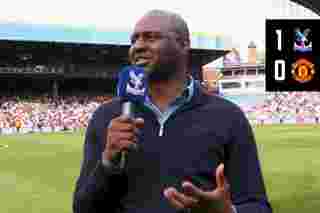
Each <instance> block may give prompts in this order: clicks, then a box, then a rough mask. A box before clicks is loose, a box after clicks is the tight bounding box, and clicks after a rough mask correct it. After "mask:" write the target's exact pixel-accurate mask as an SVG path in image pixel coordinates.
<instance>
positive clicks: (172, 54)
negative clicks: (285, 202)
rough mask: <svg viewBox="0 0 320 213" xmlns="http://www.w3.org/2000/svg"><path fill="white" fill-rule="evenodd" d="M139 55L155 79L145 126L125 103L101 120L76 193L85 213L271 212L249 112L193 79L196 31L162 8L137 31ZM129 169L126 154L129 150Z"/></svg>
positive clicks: (99, 113)
mask: <svg viewBox="0 0 320 213" xmlns="http://www.w3.org/2000/svg"><path fill="white" fill-rule="evenodd" d="M131 40H132V45H131V48H130V51H129V58H130V61H131V63H132V64H134V65H137V66H142V67H144V68H145V70H146V72H147V73H148V80H149V86H150V88H149V94H148V100H147V101H146V102H145V103H141V104H137V106H136V119H130V118H127V117H125V116H121V103H120V101H119V100H118V99H115V100H113V101H112V102H110V103H108V104H103V105H101V106H100V107H99V108H98V109H97V110H96V111H95V113H94V114H93V116H92V118H91V120H90V123H89V126H88V129H87V132H86V137H85V145H84V159H83V162H82V168H81V174H80V177H79V179H78V181H77V184H76V189H75V193H74V203H73V210H74V212H75V213H85V212H86V213H89V212H90V213H94V212H121V213H133V212H138V213H151V212H152V213H157V212H159V213H171V212H172V213H174V212H178V211H179V212H203V213H233V212H238V213H255V212H263V213H265V212H268V213H269V212H271V207H270V205H269V202H268V199H267V196H266V194H265V188H264V183H263V179H262V174H261V169H260V165H259V162H258V158H257V150H256V145H255V141H254V136H253V134H252V130H251V128H250V126H249V124H248V121H247V120H246V118H245V116H244V114H243V113H242V111H241V110H240V109H239V108H238V107H237V106H235V105H234V104H232V103H230V102H228V101H226V100H224V99H222V98H221V97H218V96H210V95H209V94H206V93H205V92H204V90H202V88H201V86H200V85H199V83H198V82H197V81H195V80H193V79H192V78H191V77H190V76H189V75H188V74H187V73H188V70H187V68H188V67H187V64H188V52H189V49H190V40H189V30H188V27H187V25H186V23H185V22H184V20H183V19H182V18H181V17H180V16H179V15H176V14H173V13H170V12H166V11H159V10H153V11H150V12H148V13H147V14H145V15H144V16H143V17H142V18H141V19H140V20H139V21H138V22H137V24H136V26H135V28H134V32H133V35H132V39H131ZM132 144H136V145H137V147H138V149H136V150H134V151H129V153H128V154H127V159H126V166H125V169H121V168H120V167H119V160H118V159H119V158H118V156H119V153H120V152H121V151H123V150H129V147H131V146H132Z"/></svg>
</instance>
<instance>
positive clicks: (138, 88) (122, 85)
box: [117, 66, 148, 169]
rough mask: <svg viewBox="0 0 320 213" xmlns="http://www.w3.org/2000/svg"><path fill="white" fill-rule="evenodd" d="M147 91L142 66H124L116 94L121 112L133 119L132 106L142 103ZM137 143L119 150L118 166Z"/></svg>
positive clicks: (124, 163)
mask: <svg viewBox="0 0 320 213" xmlns="http://www.w3.org/2000/svg"><path fill="white" fill-rule="evenodd" d="M147 91H148V85H147V81H146V75H145V72H144V69H143V68H142V67H137V66H126V67H124V68H123V69H122V70H121V71H120V73H119V75H118V84H117V95H118V96H119V97H120V102H121V114H122V115H124V116H126V117H128V118H130V119H134V118H135V114H134V111H135V110H134V107H135V105H136V104H137V103H144V102H145V99H146V96H147ZM136 149H137V144H132V146H130V147H129V148H128V150H123V151H121V158H120V168H121V169H123V168H124V167H125V165H126V158H127V157H126V156H127V153H128V151H131V150H136Z"/></svg>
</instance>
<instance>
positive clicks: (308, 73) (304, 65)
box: [291, 58, 315, 83]
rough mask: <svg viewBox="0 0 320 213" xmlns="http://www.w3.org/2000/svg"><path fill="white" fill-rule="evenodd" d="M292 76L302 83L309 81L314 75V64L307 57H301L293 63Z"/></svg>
mask: <svg viewBox="0 0 320 213" xmlns="http://www.w3.org/2000/svg"><path fill="white" fill-rule="evenodd" d="M291 73H292V77H293V79H294V80H296V81H298V82H300V83H307V82H309V81H311V80H312V79H313V77H314V74H315V70H314V64H313V63H311V62H310V61H308V60H307V59H304V58H302V59H299V60H297V61H296V62H295V63H294V64H292V71H291Z"/></svg>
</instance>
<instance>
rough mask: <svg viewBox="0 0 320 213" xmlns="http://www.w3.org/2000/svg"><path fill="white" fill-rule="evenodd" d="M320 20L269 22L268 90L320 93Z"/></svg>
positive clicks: (267, 48) (267, 54) (267, 28)
mask: <svg viewBox="0 0 320 213" xmlns="http://www.w3.org/2000/svg"><path fill="white" fill-rule="evenodd" d="M318 26H320V20H315V19H311V20H307V19H304V20H296V19H267V20H266V70H265V73H266V90H267V91H270V92H273V91H320V71H319V68H320V47H319V43H320V37H319V36H320V34H319V33H318V30H317V27H318Z"/></svg>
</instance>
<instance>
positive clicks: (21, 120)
mask: <svg viewBox="0 0 320 213" xmlns="http://www.w3.org/2000/svg"><path fill="white" fill-rule="evenodd" d="M110 99H111V96H96V97H88V96H77V97H76V96H70V97H48V96H43V97H32V98H29V99H23V100H20V99H19V98H18V97H2V98H0V133H1V134H10V133H16V132H23V133H27V132H56V131H77V130H81V129H84V128H86V127H87V125H88V120H89V119H90V116H91V114H92V113H93V111H94V110H95V109H96V108H97V107H98V106H99V105H100V104H101V103H103V102H107V101H110Z"/></svg>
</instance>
